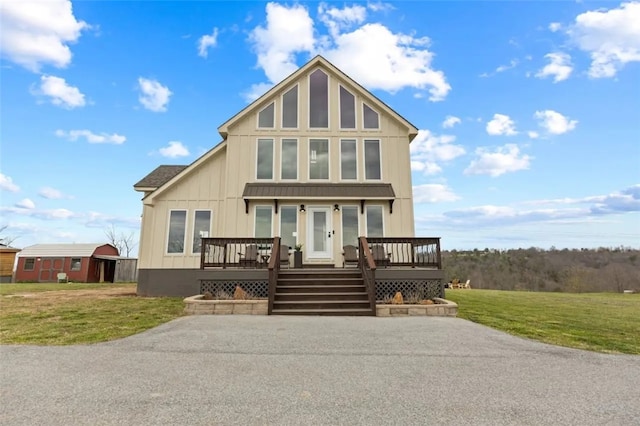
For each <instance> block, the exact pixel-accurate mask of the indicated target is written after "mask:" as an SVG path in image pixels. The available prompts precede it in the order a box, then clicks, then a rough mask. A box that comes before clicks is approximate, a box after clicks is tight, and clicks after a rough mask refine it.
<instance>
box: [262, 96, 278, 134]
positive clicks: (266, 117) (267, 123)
mask: <svg viewBox="0 0 640 426" xmlns="http://www.w3.org/2000/svg"><path fill="white" fill-rule="evenodd" d="M275 109H276V107H275V103H274V102H271V103H270V104H269V105H267V106H266V107H264V108H263V109H262V110H261V111H260V112H259V113H258V127H260V128H261V129H273V128H274V127H275Z"/></svg>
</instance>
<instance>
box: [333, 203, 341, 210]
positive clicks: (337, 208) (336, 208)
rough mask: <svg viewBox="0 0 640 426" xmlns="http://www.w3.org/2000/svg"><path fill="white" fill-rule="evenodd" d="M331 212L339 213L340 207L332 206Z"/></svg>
mask: <svg viewBox="0 0 640 426" xmlns="http://www.w3.org/2000/svg"><path fill="white" fill-rule="evenodd" d="M333 211H334V212H339V211H340V206H339V205H337V204H334V205H333Z"/></svg>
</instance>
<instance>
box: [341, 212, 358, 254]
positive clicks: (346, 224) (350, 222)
mask: <svg viewBox="0 0 640 426" xmlns="http://www.w3.org/2000/svg"><path fill="white" fill-rule="evenodd" d="M341 211H342V245H343V246H346V245H349V244H350V245H352V246H356V247H358V237H359V235H358V234H359V233H360V231H359V228H358V207H357V206H343V207H342V210H341Z"/></svg>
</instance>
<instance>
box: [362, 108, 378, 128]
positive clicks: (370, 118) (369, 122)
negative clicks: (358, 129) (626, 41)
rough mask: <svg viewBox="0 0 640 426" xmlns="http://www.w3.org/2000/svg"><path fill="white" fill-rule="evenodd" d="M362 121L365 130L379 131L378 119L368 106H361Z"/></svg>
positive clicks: (376, 114)
mask: <svg viewBox="0 0 640 426" xmlns="http://www.w3.org/2000/svg"><path fill="white" fill-rule="evenodd" d="M362 121H363V124H364V128H365V129H379V128H380V117H379V115H378V113H377V112H375V111H374V110H372V109H371V108H370V107H369V105H367V104H362Z"/></svg>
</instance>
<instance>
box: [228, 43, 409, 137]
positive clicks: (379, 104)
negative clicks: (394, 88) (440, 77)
mask: <svg viewBox="0 0 640 426" xmlns="http://www.w3.org/2000/svg"><path fill="white" fill-rule="evenodd" d="M318 66H320V67H322V68H324V69H325V70H326V71H329V72H330V73H332V74H334V75H337V76H339V77H340V78H341V79H343V80H345V81H347V82H348V83H349V84H351V85H352V86H353V87H354V88H355V89H356V90H358V91H359V94H360V95H361V96H362V97H363V98H364V99H366V100H367V103H368V104H370V106H375V107H376V108H378V109H380V110H381V111H385V112H386V113H387V114H389V115H390V116H392V117H394V118H395V119H396V120H398V121H399V122H400V123H402V124H403V125H404V126H405V127H407V132H408V135H409V140H410V141H411V140H413V139H414V138H415V137H416V136H417V134H418V128H417V127H416V126H414V125H413V124H411V123H410V122H409V121H408V120H407V119H405V118H404V117H403V116H401V115H400V114H398V113H397V112H396V111H394V110H393V109H392V108H391V107H389V106H388V105H387V104H386V103H384V102H383V101H382V100H380V99H379V98H378V97H376V96H375V95H374V94H373V93H371V92H369V91H368V90H367V89H365V88H364V87H362V85H361V84H359V83H358V82H357V81H355V80H354V79H352V78H351V77H349V76H348V75H347V74H345V73H344V72H342V71H341V70H340V69H339V68H338V67H336V66H335V65H333V64H332V63H331V62H329V61H327V60H326V59H325V58H323V57H322V56H320V55H318V56H316V57H315V58H313V59H311V60H310V61H309V62H307V63H306V64H304V65H303V66H302V67H300V68H299V69H298V70H297V71H295V72H293V73H292V74H291V75H289V76H288V77H287V78H285V79H284V80H282V81H281V82H280V83H278V84H276V85H275V86H274V87H272V88H271V89H270V90H268V91H267V92H266V93H265V94H263V95H262V96H260V97H259V98H258V99H256V100H255V101H253V102H252V103H251V104H249V105H247V106H246V107H245V108H244V109H243V110H241V111H240V112H238V113H237V114H236V115H234V116H233V117H231V118H230V119H229V120H227V121H226V122H225V123H223V124H222V125H221V126H220V127H218V132H219V133H220V136H222V137H223V138H224V139H225V140H226V138H227V136H228V134H229V127H231V126H232V125H234V124H235V123H237V122H238V121H239V120H241V119H242V118H244V117H245V116H247V115H249V114H251V113H253V112H254V111H256V110H257V108H259V107H260V106H262V105H266V101H267V100H268V99H269V98H271V97H273V96H274V95H275V94H276V93H278V92H279V91H280V90H282V89H284V88H286V87H288V86H290V85H292V84H293V83H294V82H295V81H297V80H298V79H299V78H300V77H301V76H302V75H304V74H305V73H306V72H307V71H309V70H311V69H313V68H315V67H318ZM256 112H257V111H256Z"/></svg>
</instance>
